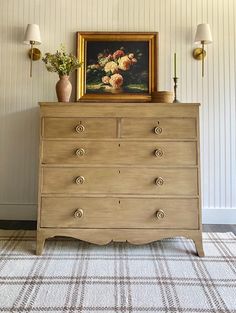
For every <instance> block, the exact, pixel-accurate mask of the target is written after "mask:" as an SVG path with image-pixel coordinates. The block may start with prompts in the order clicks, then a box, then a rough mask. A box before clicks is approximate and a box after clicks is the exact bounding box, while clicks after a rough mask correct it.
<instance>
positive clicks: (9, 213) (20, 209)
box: [0, 203, 37, 221]
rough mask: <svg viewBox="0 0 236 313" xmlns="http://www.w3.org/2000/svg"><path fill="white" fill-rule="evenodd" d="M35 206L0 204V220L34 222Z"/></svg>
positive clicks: (27, 204)
mask: <svg viewBox="0 0 236 313" xmlns="http://www.w3.org/2000/svg"><path fill="white" fill-rule="evenodd" d="M36 219H37V204H35V203H20V204H15V203H4V204H0V220H15V221H17V220H22V221H24V220H25V221H26V220H28V221H35V220H36Z"/></svg>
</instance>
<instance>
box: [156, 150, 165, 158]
mask: <svg viewBox="0 0 236 313" xmlns="http://www.w3.org/2000/svg"><path fill="white" fill-rule="evenodd" d="M154 154H155V156H156V157H159V158H161V157H162V156H163V151H162V150H161V149H156V150H155V151H154Z"/></svg>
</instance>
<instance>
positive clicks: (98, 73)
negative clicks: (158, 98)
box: [86, 41, 149, 93]
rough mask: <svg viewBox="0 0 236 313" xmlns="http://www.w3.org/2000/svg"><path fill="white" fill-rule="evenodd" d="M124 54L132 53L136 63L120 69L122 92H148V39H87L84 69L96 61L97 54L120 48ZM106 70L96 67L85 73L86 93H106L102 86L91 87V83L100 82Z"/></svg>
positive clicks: (111, 51)
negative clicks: (127, 68) (97, 87)
mask: <svg viewBox="0 0 236 313" xmlns="http://www.w3.org/2000/svg"><path fill="white" fill-rule="evenodd" d="M121 48H122V50H123V51H124V52H125V54H129V53H133V54H134V57H135V58H136V59H137V63H136V64H135V65H133V66H131V68H130V70H127V71H122V70H120V74H121V75H122V76H123V79H124V83H123V85H122V92H125V93H148V92H149V90H148V89H149V42H148V41H88V42H87V56H86V60H87V62H86V69H87V68H88V66H89V65H93V64H97V63H98V54H99V53H104V52H105V53H107V54H109V53H110V54H113V53H114V52H115V51H116V50H119V49H121ZM105 75H106V72H105V71H103V70H101V69H98V70H93V71H88V72H87V73H86V93H106V92H109V91H107V90H106V89H105V88H104V86H102V85H101V88H99V89H95V88H94V89H93V85H97V84H99V83H101V79H102V77H103V76H105Z"/></svg>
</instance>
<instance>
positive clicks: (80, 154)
mask: <svg viewBox="0 0 236 313" xmlns="http://www.w3.org/2000/svg"><path fill="white" fill-rule="evenodd" d="M75 154H76V155H77V156H78V157H81V156H83V155H85V150H84V149H83V148H79V149H77V150H76V151H75Z"/></svg>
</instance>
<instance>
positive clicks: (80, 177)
mask: <svg viewBox="0 0 236 313" xmlns="http://www.w3.org/2000/svg"><path fill="white" fill-rule="evenodd" d="M84 182H85V178H84V177H83V176H78V177H77V178H76V180H75V183H76V184H77V185H82V184H83V183H84Z"/></svg>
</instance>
